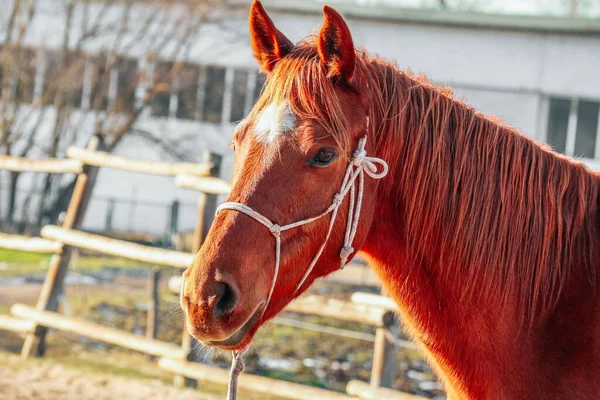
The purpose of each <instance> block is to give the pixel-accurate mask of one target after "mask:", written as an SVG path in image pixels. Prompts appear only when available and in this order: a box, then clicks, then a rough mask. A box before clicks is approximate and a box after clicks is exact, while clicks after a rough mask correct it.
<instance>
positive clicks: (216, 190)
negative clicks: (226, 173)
mask: <svg viewBox="0 0 600 400" xmlns="http://www.w3.org/2000/svg"><path fill="white" fill-rule="evenodd" d="M175 184H176V185H177V186H179V187H182V188H185V189H194V190H198V191H200V192H204V193H208V194H229V192H230V191H231V184H230V183H229V182H228V181H226V180H224V179H220V178H213V177H201V176H195V175H189V174H179V175H177V176H176V177H175Z"/></svg>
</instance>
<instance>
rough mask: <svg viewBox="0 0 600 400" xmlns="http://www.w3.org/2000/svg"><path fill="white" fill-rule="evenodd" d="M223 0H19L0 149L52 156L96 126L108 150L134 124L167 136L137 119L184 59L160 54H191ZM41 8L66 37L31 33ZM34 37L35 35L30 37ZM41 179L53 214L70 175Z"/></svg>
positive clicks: (3, 60)
mask: <svg viewBox="0 0 600 400" xmlns="http://www.w3.org/2000/svg"><path fill="white" fill-rule="evenodd" d="M52 3H53V4H55V2H52ZM223 3H224V1H223V0H221V1H219V0H189V1H175V0H147V1H134V0H78V1H76V0H63V2H62V9H61V10H59V16H58V17H57V16H56V13H57V10H56V7H54V8H49V7H48V2H47V1H44V0H13V2H12V4H11V6H10V9H8V12H7V15H8V17H7V19H6V20H5V21H4V23H5V27H4V29H2V30H4V31H5V32H6V34H5V40H4V43H2V44H1V45H2V47H1V50H0V82H1V87H2V90H1V96H2V100H1V104H0V154H7V155H14V156H20V157H26V156H45V157H56V156H59V155H60V153H61V151H64V149H65V148H66V147H67V146H68V145H70V144H72V143H73V142H75V141H77V142H79V143H81V142H82V140H81V139H82V138H81V135H82V134H85V135H87V136H91V135H92V134H95V133H101V134H103V135H104V136H105V138H106V142H107V143H106V145H107V148H108V151H112V150H114V149H115V148H116V146H117V145H118V144H119V143H120V142H121V141H122V139H123V138H124V137H125V136H126V135H130V134H138V135H139V134H142V135H144V136H145V137H147V138H148V139H149V140H153V141H154V142H155V143H157V144H164V143H161V140H160V139H159V138H157V137H155V136H152V135H151V133H149V132H144V131H143V130H142V129H140V128H138V127H136V122H137V121H138V120H139V119H140V116H142V115H143V113H144V112H145V110H147V109H148V106H150V105H151V104H152V103H153V101H154V100H155V99H156V98H157V97H160V96H161V94H163V93H169V92H171V91H173V90H174V88H173V87H172V82H176V81H177V79H174V78H175V77H178V76H179V75H181V74H183V72H182V71H183V69H184V63H183V62H182V61H176V62H172V63H170V64H169V65H170V68H167V69H165V68H156V65H157V60H159V59H161V58H164V59H168V60H185V59H186V55H187V52H188V51H189V49H190V47H191V46H192V45H193V44H194V43H195V41H196V40H197V37H198V32H199V28H200V26H201V25H202V24H203V23H206V22H215V21H214V20H213V19H212V17H211V15H212V13H211V11H213V10H215V9H217V8H219V7H222V6H224V4H223ZM36 17H39V18H40V19H43V18H48V17H52V18H53V19H52V21H53V22H54V23H56V22H60V24H61V27H60V28H61V29H59V28H58V27H57V28H56V29H55V30H59V31H61V32H62V38H61V39H60V43H54V46H53V48H46V47H45V43H44V38H39V37H37V38H36V37H35V32H36V30H35V29H36V24H38V25H37V28H38V31H39V24H40V22H39V21H38V19H37V18H36ZM0 28H2V27H1V26H0ZM32 37H33V41H34V42H35V43H36V44H35V45H31V44H28V43H30V42H31V38H32ZM28 39H29V41H28ZM57 44H58V46H57ZM90 126H91V127H92V128H90ZM84 127H87V128H84ZM83 132H85V133H83ZM164 145H165V147H166V150H167V151H168V152H169V153H170V154H177V153H178V152H177V149H175V148H174V147H173V145H172V144H164ZM19 178H20V174H19V173H11V174H10V175H9V181H8V185H7V187H6V191H7V192H8V202H7V205H6V219H7V221H8V222H9V224H12V223H13V218H14V214H15V202H16V198H17V187H18V182H19ZM38 184H39V186H40V187H41V199H40V201H38V204H39V205H38V208H39V210H38V215H39V221H38V222H41V219H42V217H43V216H44V215H48V212H50V214H52V215H53V217H55V216H56V214H57V213H56V210H52V209H53V208H56V207H53V205H52V203H55V204H57V203H56V201H55V199H60V198H65V197H68V196H69V193H68V192H69V190H72V184H70V183H68V182H67V183H66V184H65V182H64V181H61V177H57V176H51V175H49V174H48V175H46V176H43V177H42V179H41V180H40V182H39V183H38ZM40 187H38V188H37V190H40ZM30 200H31V198H30V197H29V198H28V200H27V203H28V204H34V203H35V202H32V201H30Z"/></svg>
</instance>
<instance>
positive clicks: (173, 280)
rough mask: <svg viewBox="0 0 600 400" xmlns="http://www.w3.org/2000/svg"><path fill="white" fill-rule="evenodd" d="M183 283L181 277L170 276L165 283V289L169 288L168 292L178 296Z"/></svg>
mask: <svg viewBox="0 0 600 400" xmlns="http://www.w3.org/2000/svg"><path fill="white" fill-rule="evenodd" d="M182 283H183V277H182V276H172V277H170V278H169V282H168V283H167V287H168V288H169V291H170V292H171V293H174V294H180V293H181V285H182Z"/></svg>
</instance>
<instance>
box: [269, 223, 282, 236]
mask: <svg viewBox="0 0 600 400" xmlns="http://www.w3.org/2000/svg"><path fill="white" fill-rule="evenodd" d="M269 231H270V232H271V233H272V234H273V236H275V237H279V235H281V226H279V225H277V224H273V225H271V227H270V228H269Z"/></svg>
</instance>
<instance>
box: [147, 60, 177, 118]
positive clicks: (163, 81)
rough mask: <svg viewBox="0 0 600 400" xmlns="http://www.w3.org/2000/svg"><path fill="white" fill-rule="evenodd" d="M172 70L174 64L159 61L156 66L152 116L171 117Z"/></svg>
mask: <svg viewBox="0 0 600 400" xmlns="http://www.w3.org/2000/svg"><path fill="white" fill-rule="evenodd" d="M172 70H173V63H172V62H166V61H158V62H157V63H156V65H155V66H154V79H153V84H152V89H153V90H154V98H153V99H152V105H151V114H152V116H153V117H168V116H169V102H170V100H171V71H172Z"/></svg>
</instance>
